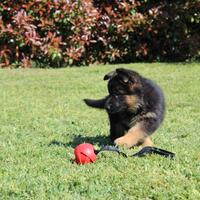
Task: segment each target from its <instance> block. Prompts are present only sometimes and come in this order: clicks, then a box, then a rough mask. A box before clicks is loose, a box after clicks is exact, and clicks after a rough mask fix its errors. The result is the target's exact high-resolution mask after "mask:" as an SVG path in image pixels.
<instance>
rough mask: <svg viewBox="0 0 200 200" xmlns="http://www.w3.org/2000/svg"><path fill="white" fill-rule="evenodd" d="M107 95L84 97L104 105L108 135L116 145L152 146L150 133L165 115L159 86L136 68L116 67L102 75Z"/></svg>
mask: <svg viewBox="0 0 200 200" xmlns="http://www.w3.org/2000/svg"><path fill="white" fill-rule="evenodd" d="M104 80H109V81H108V91H109V95H108V96H106V97H104V98H102V99H99V100H91V99H85V100H84V101H85V103H86V104H87V105H88V106H91V107H95V108H102V109H106V111H107V113H108V116H109V120H110V137H111V139H112V141H114V143H115V144H116V145H118V146H125V147H128V148H130V147H132V146H135V145H142V146H152V145H153V143H152V141H151V138H150V136H151V135H152V133H154V132H155V131H156V130H157V129H158V127H159V126H160V124H161V122H162V121H163V119H164V113H165V99H164V95H163V92H162V90H161V89H160V87H159V86H158V85H157V84H155V83H154V82H153V81H151V80H149V79H146V78H144V77H142V76H141V75H139V74H138V73H137V72H135V71H132V70H128V69H124V68H119V69H116V70H115V71H113V72H110V73H108V74H106V75H105V77H104Z"/></svg>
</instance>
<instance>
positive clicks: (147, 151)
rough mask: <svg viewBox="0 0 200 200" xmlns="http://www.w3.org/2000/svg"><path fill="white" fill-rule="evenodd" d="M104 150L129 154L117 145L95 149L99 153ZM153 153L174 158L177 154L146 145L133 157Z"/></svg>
mask: <svg viewBox="0 0 200 200" xmlns="http://www.w3.org/2000/svg"><path fill="white" fill-rule="evenodd" d="M103 151H112V152H116V153H118V154H120V155H123V156H124V157H128V155H126V154H125V153H124V152H122V151H120V150H119V148H117V147H116V146H104V147H102V148H101V149H100V150H98V151H95V153H96V154H98V153H100V152H103ZM152 154H158V155H160V156H164V157H166V158H174V156H175V153H172V152H170V151H166V150H164V149H160V148H157V147H150V146H146V147H144V148H142V149H141V150H140V151H138V152H137V153H135V154H133V155H131V157H144V156H147V155H152Z"/></svg>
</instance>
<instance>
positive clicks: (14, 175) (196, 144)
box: [0, 63, 200, 200]
mask: <svg viewBox="0 0 200 200" xmlns="http://www.w3.org/2000/svg"><path fill="white" fill-rule="evenodd" d="M119 66H123V67H127V68H130V69H134V70H136V71H138V72H140V73H141V74H142V75H144V76H146V77H148V78H151V79H153V80H155V81H156V82H157V83H158V84H159V85H160V86H161V87H162V88H163V90H164V92H165V95H166V101H167V113H166V118H165V121H164V123H163V125H162V126H161V128H160V129H159V130H158V131H157V133H156V134H155V135H154V136H153V140H154V143H155V144H156V146H158V147H161V148H164V149H167V150H169V151H173V152H175V153H176V158H175V159H174V160H170V159H166V158H163V157H160V156H148V157H145V158H133V157H129V158H124V157H122V156H119V155H117V154H116V153H111V152H105V153H102V154H101V155H100V156H99V157H98V160H97V162H96V163H93V164H88V165H83V166H79V165H77V164H75V163H74V147H75V146H76V145H77V144H79V143H82V142H90V143H93V144H94V145H95V147H96V148H97V149H98V148H100V147H101V146H102V145H103V144H110V141H109V139H108V137H107V136H108V135H109V124H108V118H107V115H106V113H105V112H104V111H100V110H96V109H92V108H89V107H87V106H86V105H85V104H84V103H83V101H82V99H83V98H87V97H90V98H99V97H103V96H104V95H106V94H107V86H106V82H104V81H103V76H104V74H105V73H107V72H109V71H111V70H113V69H115V68H116V67H119ZM0 102H1V103H0V199H2V200H6V199H38V200H42V199H67V200H71V199H72V200H73V199H77V200H79V199H92V200H95V199H106V200H107V199H108V200H111V199H113V200H118V199H122V200H125V199H130V200H134V199H136V200H138V199H144V200H150V199H154V200H162V199H166V200H171V199H177V200H180V199H191V200H198V199H200V64H159V63H155V64H129V65H107V66H99V67H95V66H92V67H89V68H88V67H83V68H67V69H28V70H23V69H16V70H8V69H5V70H0ZM137 150H138V149H132V150H129V151H128V153H130V154H132V153H134V152H136V151H137Z"/></svg>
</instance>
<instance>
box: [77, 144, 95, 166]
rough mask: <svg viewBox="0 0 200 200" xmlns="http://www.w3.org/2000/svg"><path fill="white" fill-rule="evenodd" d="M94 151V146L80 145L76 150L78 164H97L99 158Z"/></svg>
mask: <svg viewBox="0 0 200 200" xmlns="http://www.w3.org/2000/svg"><path fill="white" fill-rule="evenodd" d="M94 151H95V149H94V146H93V145H92V144H89V143H83V144H79V145H78V146H77V147H76V148H75V150H74V154H75V158H76V163H77V164H87V163H92V162H95V161H96V159H97V156H96V154H95V152H94Z"/></svg>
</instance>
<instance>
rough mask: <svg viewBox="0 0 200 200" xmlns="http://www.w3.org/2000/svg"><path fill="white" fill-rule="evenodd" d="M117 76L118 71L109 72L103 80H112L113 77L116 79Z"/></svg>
mask: <svg viewBox="0 0 200 200" xmlns="http://www.w3.org/2000/svg"><path fill="white" fill-rule="evenodd" d="M116 75H117V73H116V71H112V72H109V73H108V74H106V75H105V76H104V78H103V80H109V79H111V78H112V77H114V76H116Z"/></svg>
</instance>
